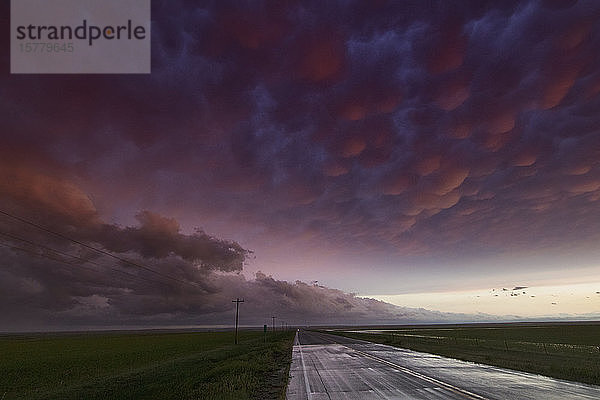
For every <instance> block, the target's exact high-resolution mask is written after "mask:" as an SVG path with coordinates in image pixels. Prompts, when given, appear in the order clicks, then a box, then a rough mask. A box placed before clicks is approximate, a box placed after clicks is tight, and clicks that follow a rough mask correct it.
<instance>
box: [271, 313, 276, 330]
mask: <svg viewBox="0 0 600 400" xmlns="http://www.w3.org/2000/svg"><path fill="white" fill-rule="evenodd" d="M271 318H273V332H275V316H273V317H271Z"/></svg>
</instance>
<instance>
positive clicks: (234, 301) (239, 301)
mask: <svg viewBox="0 0 600 400" xmlns="http://www.w3.org/2000/svg"><path fill="white" fill-rule="evenodd" d="M231 302H232V303H235V344H238V316H239V314H240V303H243V302H244V299H242V300H240V299H235V300H231Z"/></svg>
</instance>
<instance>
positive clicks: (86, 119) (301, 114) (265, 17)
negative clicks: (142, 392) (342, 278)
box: [0, 0, 600, 290]
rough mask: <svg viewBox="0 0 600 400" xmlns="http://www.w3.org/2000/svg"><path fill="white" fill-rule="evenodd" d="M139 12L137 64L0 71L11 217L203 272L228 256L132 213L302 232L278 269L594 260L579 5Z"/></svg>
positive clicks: (585, 28)
mask: <svg viewBox="0 0 600 400" xmlns="http://www.w3.org/2000/svg"><path fill="white" fill-rule="evenodd" d="M0 7H1V11H2V12H0V15H2V16H3V17H0V24H2V25H4V26H8V22H9V21H8V20H7V18H8V17H7V15H9V13H8V5H7V4H4V5H2V6H0ZM152 15H153V16H154V20H153V23H152V43H153V48H152V57H153V59H152V70H153V73H152V74H151V75H149V76H68V75H63V76H18V75H8V74H7V73H6V72H4V73H3V74H2V75H1V76H0V80H1V83H0V87H1V88H2V89H0V118H2V121H3V122H4V123H3V127H2V128H1V132H2V133H1V135H2V139H3V146H2V149H1V150H0V157H1V160H2V161H1V162H0V163H1V164H2V169H1V170H0V173H2V174H3V179H2V180H1V181H0V182H2V183H0V185H2V188H3V190H7V189H6V188H7V187H10V190H11V191H13V192H14V193H15V196H18V193H20V194H19V195H20V196H21V197H20V198H18V197H15V199H14V202H13V203H14V204H12V205H13V206H14V207H15V208H14V209H15V210H17V211H19V210H21V211H23V215H27V216H29V217H30V218H32V219H36V218H38V219H37V220H45V221H47V222H48V223H49V224H53V223H55V222H56V223H57V224H58V223H60V224H63V225H58V226H59V227H64V228H65V229H73V230H74V232H76V233H77V234H79V235H81V237H82V238H83V239H85V240H88V241H95V242H96V243H98V244H100V245H102V246H103V247H105V248H106V249H109V250H111V251H115V252H119V253H124V254H125V253H131V254H134V255H135V256H136V257H142V258H143V259H146V258H148V259H154V258H155V259H159V260H160V259H166V258H168V257H176V258H177V259H178V260H180V261H182V262H184V263H186V264H189V265H194V266H197V265H200V266H201V268H200V269H199V272H197V273H205V274H208V273H209V271H215V272H219V273H220V272H232V271H233V272H235V271H239V270H240V269H241V268H242V264H243V260H244V257H245V256H247V253H246V252H245V250H244V249H243V248H242V246H240V245H238V244H236V243H233V242H226V241H221V240H217V239H215V238H212V237H210V236H209V235H207V234H205V233H203V232H201V231H200V232H197V233H195V234H191V235H186V234H183V233H182V232H181V230H180V229H179V225H178V223H177V222H176V221H174V220H172V219H168V218H164V217H161V216H159V215H158V214H155V213H150V212H141V213H140V210H155V211H156V210H159V211H160V212H161V213H162V214H165V215H175V216H177V218H178V220H179V221H181V222H182V224H185V223H186V221H206V223H207V224H209V225H210V226H211V227H213V228H214V229H216V230H217V231H218V232H219V233H226V234H227V235H226V236H227V237H234V238H236V240H238V242H240V243H244V246H245V247H251V248H253V249H257V248H262V249H264V248H270V247H277V246H278V245H280V244H281V243H289V242H295V241H302V243H304V247H303V248H302V251H298V252H297V254H289V255H286V258H285V259H282V260H279V261H281V268H282V269H285V268H287V267H286V265H287V264H294V263H295V264H297V263H299V262H301V261H302V259H303V257H305V256H306V253H307V252H310V253H315V254H320V253H322V252H327V251H336V252H339V253H340V254H345V255H349V256H348V257H352V256H353V255H355V254H360V255H361V256H364V257H371V256H372V257H374V258H376V257H379V259H381V258H385V259H388V260H393V261H392V262H389V263H388V265H387V266H386V268H388V269H389V271H388V273H389V274H390V276H398V275H401V274H402V273H404V272H405V271H401V270H396V269H394V268H396V267H395V266H396V265H401V264H403V262H405V261H406V262H410V263H412V264H414V265H422V264H423V265H424V264H425V261H428V262H429V261H431V260H432V259H435V260H440V259H443V260H445V261H448V262H451V263H454V264H457V263H462V262H472V261H478V260H483V259H485V258H486V257H490V256H494V257H507V260H508V259H509V258H510V257H512V256H513V255H514V254H518V253H519V252H521V251H525V250H526V251H533V252H538V253H547V254H549V255H556V254H567V253H568V252H570V251H578V252H580V253H579V254H583V255H585V254H587V253H588V252H591V251H594V249H595V247H596V244H597V242H598V240H599V239H600V228H599V227H600V213H599V212H598V201H599V199H600V168H599V166H598V163H599V160H600V113H599V112H598V111H599V109H600V96H599V94H600V58H598V54H600V28H599V27H600V24H599V23H598V20H599V18H600V4H599V3H598V2H596V1H593V0H579V1H549V0H548V1H542V0H528V1H503V2H492V1H479V0H477V1H476V0H473V1H460V2H458V1H457V2H454V1H433V2H426V3H424V2H422V1H402V2H392V1H385V0H384V1H372V2H364V1H358V0H357V1H344V2H317V1H287V2H280V1H248V2H244V3H243V4H242V3H239V2H229V1H215V2H205V3H203V4H201V5H199V4H197V3H194V2H189V1H185V0H179V1H153V10H152ZM0 41H2V43H3V44H4V45H5V46H4V48H8V38H7V37H5V38H0ZM0 57H2V58H0V62H1V63H2V65H3V67H4V68H3V70H4V71H8V64H9V60H8V53H7V52H5V54H3V55H2V56H0ZM40 171H44V172H45V173H46V175H44V174H40ZM48 176H51V177H53V178H48ZM74 185H76V186H74ZM78 188H80V189H78ZM13 189H14V190H13ZM59 192H60V193H68V194H69V196H68V198H66V199H62V198H59V197H57V195H56V193H59ZM84 193H86V194H85V195H84ZM36 196H37V197H36ZM30 198H36V199H37V200H36V201H37V202H38V203H36V204H38V205H40V204H43V205H44V207H43V209H44V210H47V212H45V211H42V208H40V207H37V206H36V207H30V206H31V205H28V204H27V201H30V200H29V199H30ZM92 200H93V201H92ZM28 207H29V208H28ZM96 208H97V209H96ZM70 213H72V214H73V216H70ZM54 214H59V215H61V221H54V220H53V219H52V218H53V217H52V215H54ZM131 215H137V217H136V218H137V221H131V220H130V218H131V217H130V216H131ZM75 216H76V217H75ZM69 218H71V220H69ZM102 218H104V219H106V220H110V221H111V223H107V222H104V221H103V219H102ZM123 221H125V222H123ZM118 223H124V224H125V225H131V226H134V227H121V226H118V225H117V224H118ZM260 257H261V253H260V252H258V253H257V260H258V261H259V262H260V260H261V258H260ZM314 268H315V269H318V268H321V266H318V265H317V266H315V267H314ZM337 268H340V269H342V268H343V267H340V266H338V267H337ZM482 268H483V267H482ZM273 272H277V271H273ZM486 272H487V271H485V270H482V271H481V273H482V274H486ZM181 273H182V274H184V275H185V274H190V273H191V272H190V271H187V270H186V272H181ZM194 273H196V272H194ZM214 276H215V277H213V278H211V279H217V278H216V277H217V276H220V275H218V274H215V275H214ZM219 279H232V278H219ZM239 279H241V278H239ZM261 279H262V278H261ZM261 279H258V280H257V281H256V283H255V285H258V286H260V285H266V282H267V281H265V280H264V279H263V280H261ZM265 279H266V278H265ZM207 282H211V283H210V284H211V285H213V284H214V285H216V284H217V283H214V282H212V281H211V280H208V281H207ZM261 282H262V283H261ZM232 284H233V283H232ZM240 284H242V283H240ZM300 287H301V286H298V288H300ZM298 290H300V289H298Z"/></svg>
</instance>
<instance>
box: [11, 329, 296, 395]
mask: <svg viewBox="0 0 600 400" xmlns="http://www.w3.org/2000/svg"><path fill="white" fill-rule="evenodd" d="M293 338H294V332H292V331H288V332H275V333H271V332H269V335H267V342H266V343H265V342H264V340H263V333H262V332H255V331H241V332H240V340H239V344H238V345H234V344H233V333H232V332H212V333H209V332H202V333H189V332H186V333H139V332H138V333H88V334H39V335H27V336H23V335H22V336H2V337H0V399H2V400H9V399H232V400H234V399H235V400H239V399H261V400H262V399H284V398H285V389H286V385H287V379H288V375H289V365H290V362H291V348H292V342H293Z"/></svg>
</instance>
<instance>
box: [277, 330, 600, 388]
mask: <svg viewBox="0 0 600 400" xmlns="http://www.w3.org/2000/svg"><path fill="white" fill-rule="evenodd" d="M290 375H291V379H290V383H289V386H288V389H287V399H288V400H306V399H310V400H336V399H361V400H362V399H367V400H369V399H463V400H464V399H478V400H483V399H499V400H500V399H502V400H504V399H515V400H517V399H518V400H526V399H543V400H554V399H556V400H559V399H560V400H565V399H600V386H591V385H585V384H579V383H573V382H566V381H561V380H558V379H553V378H548V377H544V376H540V375H534V374H528V373H525V372H518V371H511V370H508V369H502V368H497V367H491V366H488V365H482V364H475V363H470V362H465V361H458V360H454V359H451V358H445V357H441V356H437V355H433V354H427V353H419V352H416V351H411V350H405V349H398V348H394V347H390V346H385V345H381V344H375V343H369V342H365V341H359V340H355V339H349V338H343V337H340V336H335V335H328V334H323V333H318V332H310V331H302V330H301V331H299V332H298V334H297V336H296V340H295V342H294V350H293V356H292V366H291V368H290Z"/></svg>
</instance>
